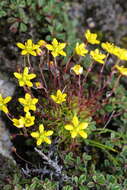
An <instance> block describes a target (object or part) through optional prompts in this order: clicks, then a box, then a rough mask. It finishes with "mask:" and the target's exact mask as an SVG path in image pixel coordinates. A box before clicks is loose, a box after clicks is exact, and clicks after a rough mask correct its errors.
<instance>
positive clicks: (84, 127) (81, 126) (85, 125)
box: [78, 122, 88, 130]
mask: <svg viewBox="0 0 127 190" xmlns="http://www.w3.org/2000/svg"><path fill="white" fill-rule="evenodd" d="M87 127H88V123H87V122H82V123H80V124H79V126H78V128H79V130H82V129H86V128H87Z"/></svg>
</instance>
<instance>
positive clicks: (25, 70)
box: [23, 67, 29, 75]
mask: <svg viewBox="0 0 127 190" xmlns="http://www.w3.org/2000/svg"><path fill="white" fill-rule="evenodd" d="M28 72H29V68H28V67H25V68H24V71H23V74H24V75H27V74H28Z"/></svg>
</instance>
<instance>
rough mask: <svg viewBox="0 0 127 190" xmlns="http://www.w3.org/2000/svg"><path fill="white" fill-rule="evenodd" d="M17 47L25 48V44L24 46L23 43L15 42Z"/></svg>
mask: <svg viewBox="0 0 127 190" xmlns="http://www.w3.org/2000/svg"><path fill="white" fill-rule="evenodd" d="M16 45H17V46H18V47H19V48H21V49H25V46H24V44H22V43H17V44H16Z"/></svg>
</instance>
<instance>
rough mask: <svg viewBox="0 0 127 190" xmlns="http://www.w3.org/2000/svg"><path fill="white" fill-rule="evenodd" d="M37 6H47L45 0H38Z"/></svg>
mask: <svg viewBox="0 0 127 190" xmlns="http://www.w3.org/2000/svg"><path fill="white" fill-rule="evenodd" d="M37 4H38V6H39V7H42V6H43V5H44V4H45V0H37Z"/></svg>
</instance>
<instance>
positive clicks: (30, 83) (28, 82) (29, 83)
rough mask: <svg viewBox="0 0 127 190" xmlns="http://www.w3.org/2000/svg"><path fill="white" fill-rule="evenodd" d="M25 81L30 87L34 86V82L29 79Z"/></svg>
mask: <svg viewBox="0 0 127 190" xmlns="http://www.w3.org/2000/svg"><path fill="white" fill-rule="evenodd" d="M25 82H26V85H27V86H29V87H32V86H33V84H32V82H30V81H29V80H26V81H25Z"/></svg>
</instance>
